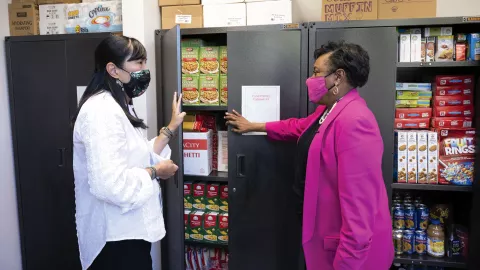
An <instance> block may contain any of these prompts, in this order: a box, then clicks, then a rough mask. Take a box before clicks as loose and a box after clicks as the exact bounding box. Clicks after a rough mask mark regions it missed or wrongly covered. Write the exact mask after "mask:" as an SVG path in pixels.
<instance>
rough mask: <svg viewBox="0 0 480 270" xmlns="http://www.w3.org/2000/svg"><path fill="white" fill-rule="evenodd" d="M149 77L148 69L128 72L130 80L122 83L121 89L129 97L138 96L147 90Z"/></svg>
mask: <svg viewBox="0 0 480 270" xmlns="http://www.w3.org/2000/svg"><path fill="white" fill-rule="evenodd" d="M125 72H128V71H125ZM150 79H151V78H150V70H148V69H144V70H140V71H136V72H130V81H129V82H128V83H124V84H123V89H124V90H125V93H126V94H127V96H128V97H129V98H136V97H139V96H141V95H143V93H145V91H147V88H148V85H149V84H150Z"/></svg>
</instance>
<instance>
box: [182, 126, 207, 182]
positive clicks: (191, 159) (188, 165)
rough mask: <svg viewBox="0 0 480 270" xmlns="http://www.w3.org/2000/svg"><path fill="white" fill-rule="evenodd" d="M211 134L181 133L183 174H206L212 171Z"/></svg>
mask: <svg viewBox="0 0 480 270" xmlns="http://www.w3.org/2000/svg"><path fill="white" fill-rule="evenodd" d="M212 134H213V132H212V131H211V130H209V131H208V132H184V133H183V165H184V168H183V172H184V174H185V175H201V176H208V175H210V173H211V172H212Z"/></svg>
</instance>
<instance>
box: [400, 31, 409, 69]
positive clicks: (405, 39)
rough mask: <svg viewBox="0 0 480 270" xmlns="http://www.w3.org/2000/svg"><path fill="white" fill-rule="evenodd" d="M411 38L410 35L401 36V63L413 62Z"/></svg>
mask: <svg viewBox="0 0 480 270" xmlns="http://www.w3.org/2000/svg"><path fill="white" fill-rule="evenodd" d="M410 40H411V36H410V34H401V35H400V52H399V57H400V59H399V62H410V61H411V41H410Z"/></svg>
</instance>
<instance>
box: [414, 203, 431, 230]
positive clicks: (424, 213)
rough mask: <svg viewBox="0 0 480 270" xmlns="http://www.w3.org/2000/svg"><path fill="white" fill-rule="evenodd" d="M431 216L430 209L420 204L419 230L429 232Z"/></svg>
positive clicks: (418, 208)
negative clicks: (429, 218)
mask: <svg viewBox="0 0 480 270" xmlns="http://www.w3.org/2000/svg"><path fill="white" fill-rule="evenodd" d="M429 215H430V211H428V207H427V206H426V205H424V204H419V205H418V207H417V210H416V217H417V230H422V231H426V230H427V228H428V217H429Z"/></svg>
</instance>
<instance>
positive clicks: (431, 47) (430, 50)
mask: <svg viewBox="0 0 480 270" xmlns="http://www.w3.org/2000/svg"><path fill="white" fill-rule="evenodd" d="M426 42H427V44H426V46H427V48H426V51H427V54H426V55H425V62H434V61H435V43H436V38H435V37H427V38H426Z"/></svg>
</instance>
